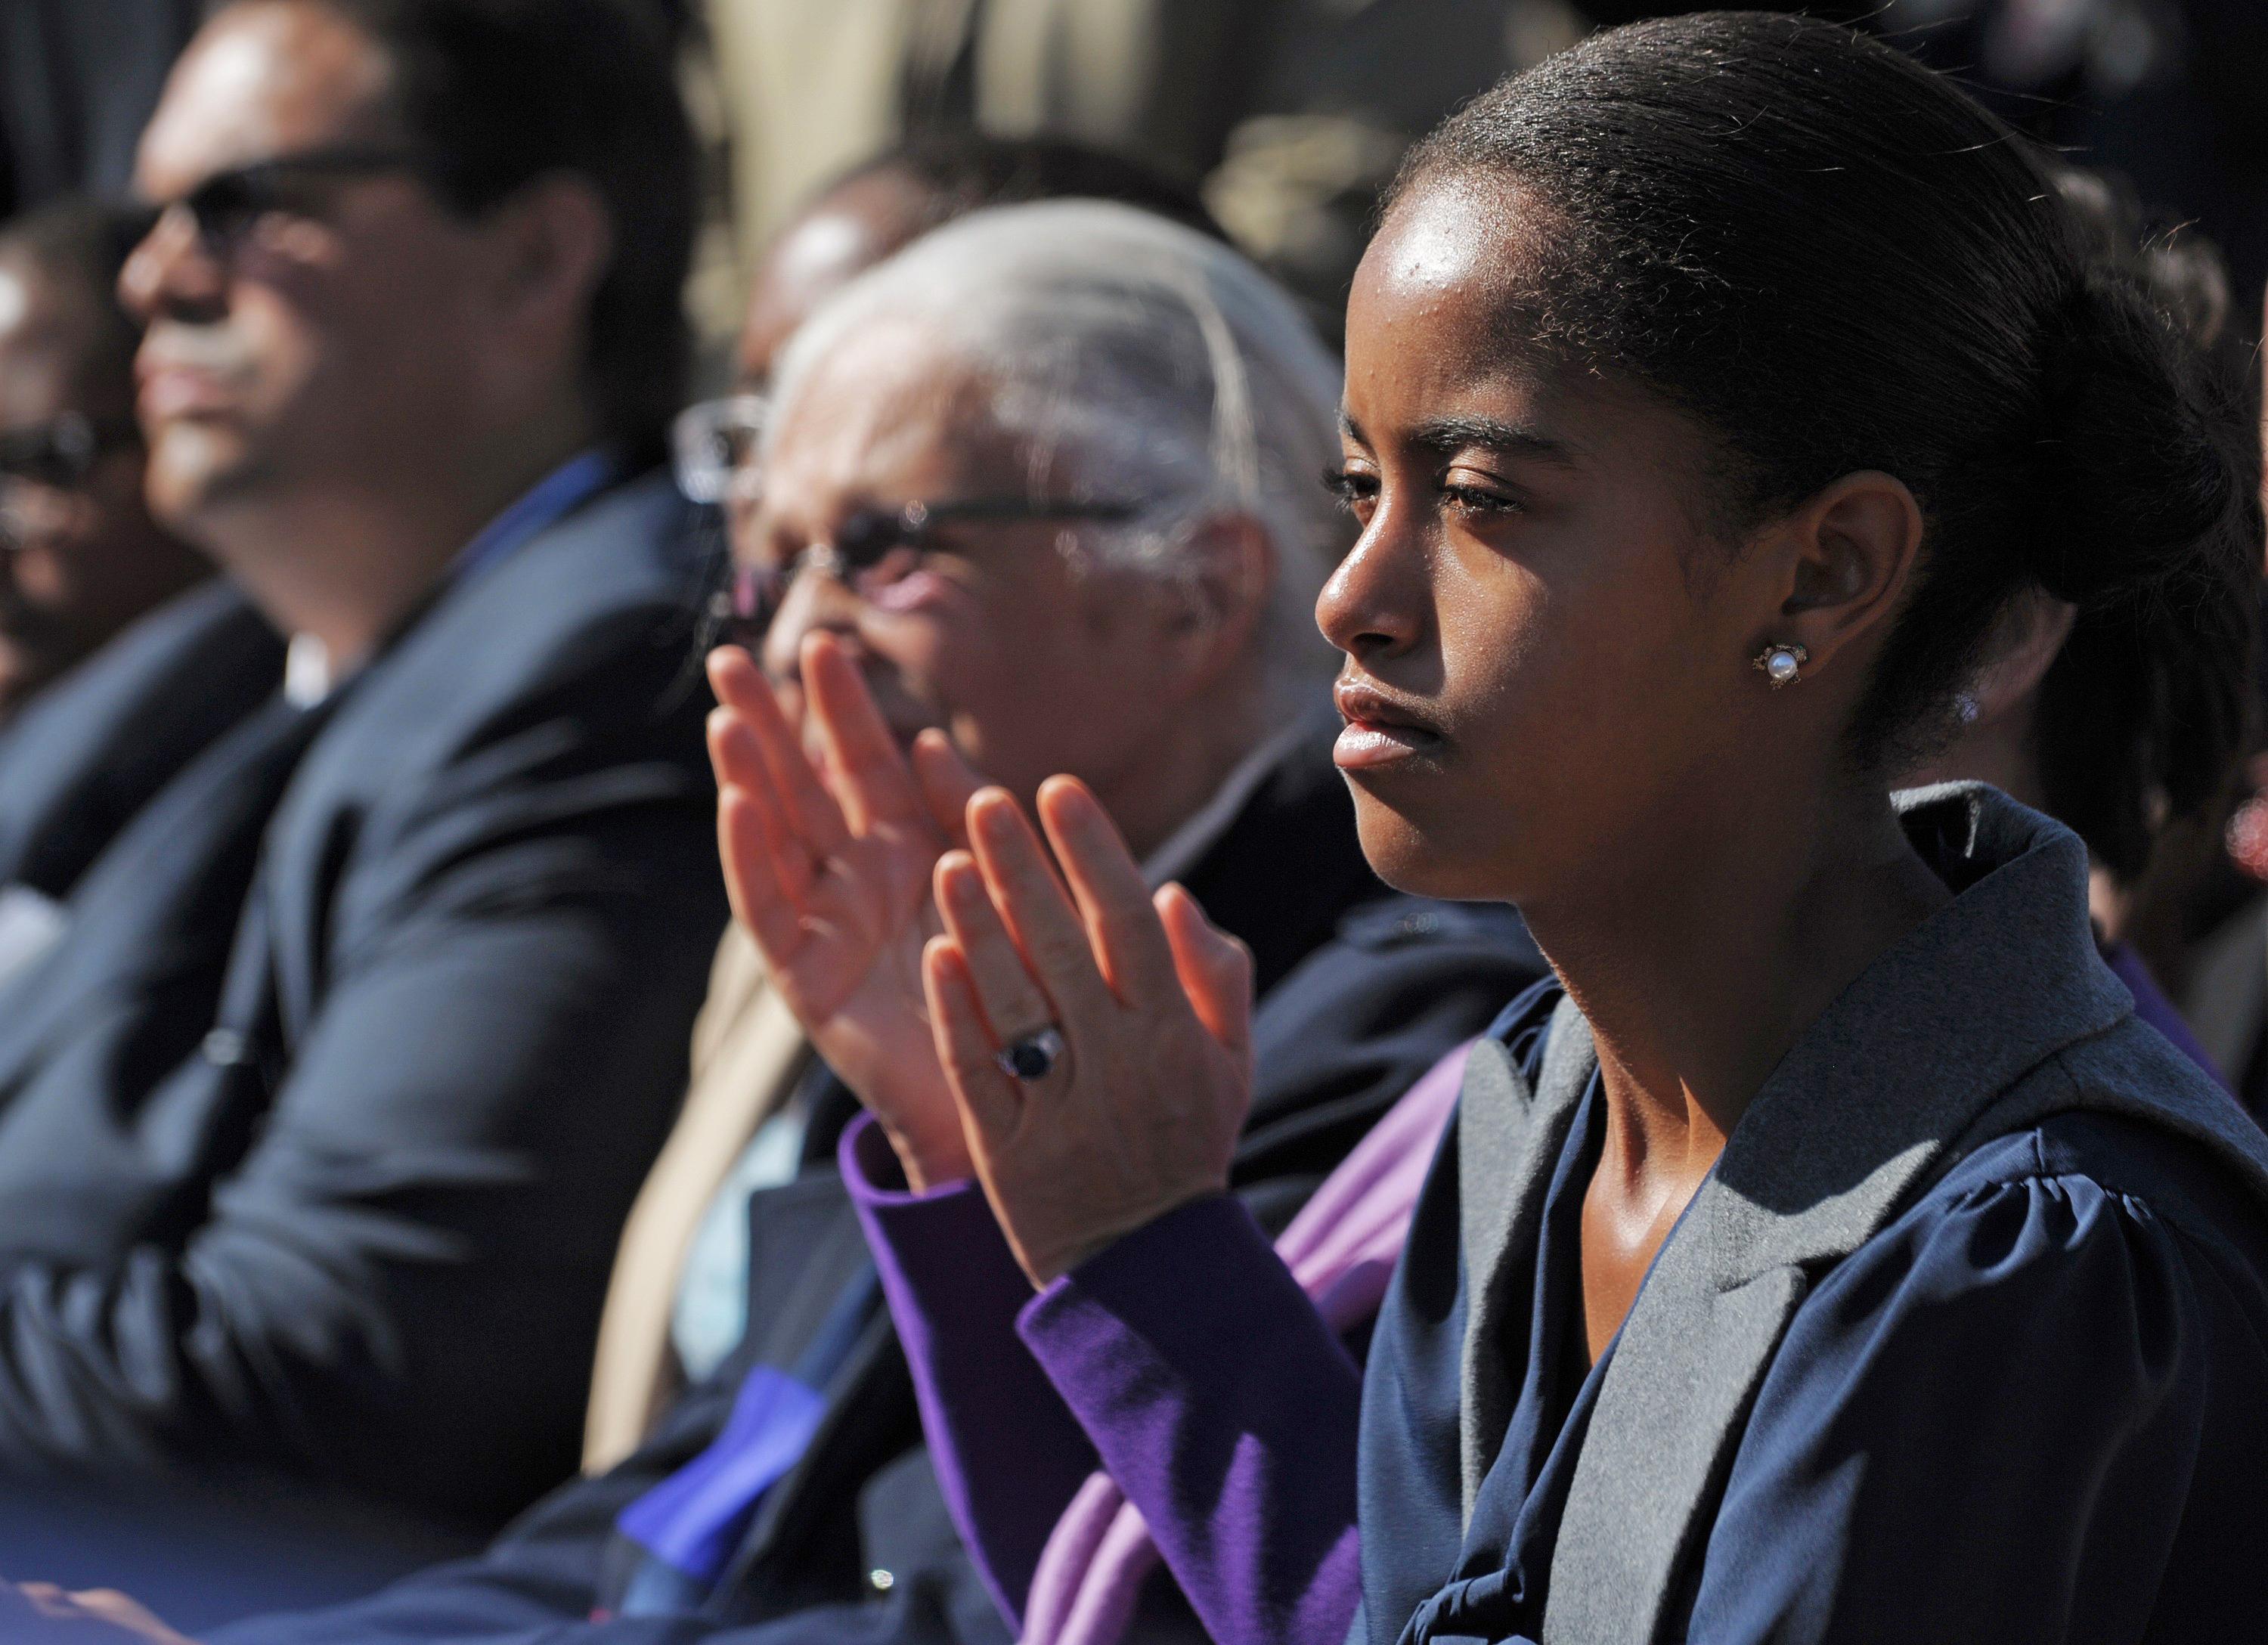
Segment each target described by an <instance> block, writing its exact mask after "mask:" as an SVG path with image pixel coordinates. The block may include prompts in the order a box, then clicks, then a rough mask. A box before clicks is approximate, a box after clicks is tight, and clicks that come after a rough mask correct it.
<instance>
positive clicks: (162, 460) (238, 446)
mask: <svg viewBox="0 0 2268 1645" xmlns="http://www.w3.org/2000/svg"><path fill="white" fill-rule="evenodd" d="M264 472H265V468H264V465H263V464H261V462H260V461H258V460H257V458H256V457H254V454H252V452H251V450H250V449H249V447H248V446H247V442H246V441H245V439H243V437H242V436H241V435H240V434H239V433H238V432H236V431H235V430H234V429H232V428H229V427H226V426H225V425H221V424H213V423H207V422H198V423H176V424H170V425H168V426H167V427H166V429H165V430H164V431H163V432H160V433H159V435H158V438H157V439H155V440H154V441H153V442H152V443H151V447H150V464H149V468H148V469H147V470H146V471H145V474H144V480H143V491H144V497H145V498H146V499H147V500H148V503H149V505H150V516H151V519H153V520H156V521H157V522H158V524H159V525H161V526H165V527H168V528H170V529H172V530H174V531H178V532H182V533H185V534H188V533H193V532H194V529H195V526H196V525H197V523H198V522H199V521H200V520H206V519H209V518H210V517H211V516H212V515H213V514H214V513H217V512H219V511H221V510H224V509H225V508H227V507H228V506H229V505H231V504H233V503H237V502H241V501H243V500H246V499H247V498H248V497H250V496H253V495H255V494H256V493H257V492H258V491H259V489H260V484H261V478H262V476H263V474H264Z"/></svg>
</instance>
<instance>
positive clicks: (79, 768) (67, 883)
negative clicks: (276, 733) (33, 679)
mask: <svg viewBox="0 0 2268 1645" xmlns="http://www.w3.org/2000/svg"><path fill="white" fill-rule="evenodd" d="M283 679H284V642H283V640H282V639H281V638H278V637H277V635H276V631H274V630H273V629H271V628H269V626H268V624H267V623H266V622H265V621H263V620H262V619H261V616H260V615H259V614H258V613H257V612H255V611H254V609H252V608H251V607H250V606H249V605H248V604H247V603H246V601H245V599H244V596H243V595H242V594H239V593H238V592H237V591H236V589H235V588H234V586H232V585H231V584H229V583H226V582H223V581H215V582H211V583H208V584H207V585H205V586H203V587H202V588H195V589H192V590H190V591H189V592H188V594H181V595H180V596H178V597H176V598H175V599H173V600H172V601H168V602H167V603H166V604H165V605H163V606H161V607H159V608H158V609H157V610H155V611H153V612H151V613H150V614H149V615H148V616H145V617H144V618H143V619H142V620H141V621H140V622H138V623H135V624H134V625H133V626H132V627H130V628H129V629H128V630H127V631H125V632H124V633H122V634H120V635H119V636H118V637H117V638H114V639H113V640H112V641H111V642H110V644H109V645H106V646H104V647H103V648H102V649H101V650H100V651H99V652H97V653H95V654H94V655H93V656H92V657H90V658H88V659H87V660H85V662H82V663H81V664H79V666H78V667H77V668H74V669H72V670H71V671H70V673H69V674H67V675H64V676H63V678H62V679H60V680H58V681H56V682H55V683H54V684H53V685H50V686H49V687H48V689H47V690H44V691H42V692H41V693H40V695H39V696H38V697H36V698H34V699H33V702H32V704H31V705H30V706H29V707H27V708H26V710H25V711H24V712H22V713H21V714H19V715H18V716H17V718H16V719H12V720H11V721H10V722H9V724H8V728H7V731H6V734H4V735H0V885H8V884H11V883H20V884H23V885H27V886H30V887H31V888H32V889H34V890H37V891H40V892H42V893H44V894H45V895H46V896H51V897H55V898H56V899H58V900H60V899H63V898H65V897H68V896H70V894H71V891H72V889H73V888H74V887H75V886H77V883H78V882H79V878H80V876H81V875H82V874H85V872H86V870H87V867H88V866H89V865H90V864H92V862H93V861H94V860H95V859H97V858H98V857H99V856H101V854H102V853H103V852H104V851H105V850H106V849H107V847H108V846H109V845H110V843H111V841H112V840H114V839H115V838H116V837H118V833H119V830H121V829H122V828H124V827H125V826H126V825H127V824H128V823H129V822H131V821H132V820H133V819H134V817H135V816H136V815H137V814H139V812H140V811H141V809H142V808H143V807H144V806H145V805H147V804H148V803H149V802H150V800H151V797H152V796H154V795H155V794H156V793H158V791H159V790H160V789H162V788H163V787H165V786H166V784H167V783H169V782H171V781H172V780H173V778H175V777H176V776H177V775H179V774H180V771H181V768H182V767H183V766H185V765H187V764H188V763H189V762H190V761H191V760H194V759H195V758H196V756H198V755H200V754H202V753H203V752H204V750H205V749H208V748H210V747H211V746H212V744H213V742H214V741H216V740H217V738H219V737H220V736H221V735H223V734H225V732H226V731H227V730H228V729H229V727H232V726H234V725H236V724H238V723H239V722H240V721H241V720H243V719H244V718H245V717H246V716H247V715H248V714H250V713H252V712H254V711H255V710H256V709H258V708H259V707H260V705H261V704H263V703H265V702H266V701H267V700H268V699H269V698H270V697H274V696H275V695H276V688H277V686H279V685H280V684H281V683H282V682H283Z"/></svg>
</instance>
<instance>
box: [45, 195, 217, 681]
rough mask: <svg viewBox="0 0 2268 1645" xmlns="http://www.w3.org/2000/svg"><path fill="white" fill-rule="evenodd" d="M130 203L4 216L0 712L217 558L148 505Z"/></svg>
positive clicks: (68, 205)
mask: <svg viewBox="0 0 2268 1645" xmlns="http://www.w3.org/2000/svg"><path fill="white" fill-rule="evenodd" d="M131 233H132V227H131V225H130V223H129V219H128V218H127V217H126V215H125V214H123V213H119V212H114V211H112V210H107V209H106V208H104V207H100V206H97V205H93V204H91V203H81V202H76V201H70V202H63V203H56V204H54V205H50V206H47V207H44V208H42V209H41V210H39V211H36V212H34V213H32V214H31V215H29V216H27V217H25V218H18V219H17V220H16V221H15V222H13V223H11V224H10V225H8V226H7V227H6V228H5V229H0V722H4V721H7V720H9V719H13V718H14V717H15V716H16V714H17V713H18V712H19V711H20V710H21V709H22V708H23V706H24V704H26V703H27V702H28V701H30V700H31V698H32V697H33V696H34V695H35V694H37V693H38V692H39V691H40V690H41V689H42V688H44V687H45V686H47V685H48V684H49V683H51V682H53V681H55V679H56V678H57V677H59V676H60V675H63V673H64V672H65V671H67V670H68V669H70V668H71V667H72V666H73V665H75V664H77V663H78V662H79V661H81V660H84V659H85V657H87V656H88V655H89V654H90V653H92V652H94V651H95V650H96V649H98V648H99V647H100V646H101V645H103V644H104V643H105V642H106V641H107V640H109V639H110V638H112V637H113V636H114V635H116V634H117V633H118V632H119V631H121V630H122V629H124V628H125V627H126V626H127V625H128V624H129V623H132V622H133V621H134V620H135V619H136V618H137V617H139V616H143V615H144V613H145V612H148V611H151V610H152V609H155V608H157V607H158V606H159V605H161V604H163V603H165V602H166V601H167V600H169V599H171V598H172V597H173V595H175V594H180V592H181V591H183V590H184V589H186V588H188V586H190V585H191V584H192V583H195V582H197V581H200V580H201V579H204V578H206V577H209V576H210V575H211V572H212V567H211V565H210V563H208V562H207V561H205V560H204V559H203V557H200V556H199V555H198V554H197V553H196V551H195V550H193V549H191V548H190V547H189V546H188V544H187V543H184V542H181V541H180V538H178V537H176V536H174V535H173V534H172V533H170V532H168V531H166V530H165V529H164V528H163V527H160V526H158V524H157V523H156V522H154V521H153V520H151V518H150V511H149V509H148V508H147V507H146V506H145V505H144V502H143V500H142V439H141V432H140V430H139V429H137V428H136V426H135V422H134V348H135V344H136V342H137V341H139V337H140V333H139V330H138V328H136V326H135V324H134V322H133V321H131V320H130V319H129V317H128V316H127V315H126V314H125V313H124V311H123V310H122V309H121V308H120V307H119V306H118V298H117V291H116V287H117V282H118V269H119V265H120V263H121V262H123V261H124V259H125V254H126V250H127V247H129V245H130V244H131V243H132V242H131V240H130V239H129V235H130V234H131Z"/></svg>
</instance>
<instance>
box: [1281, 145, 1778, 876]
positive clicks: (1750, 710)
mask: <svg viewBox="0 0 2268 1645" xmlns="http://www.w3.org/2000/svg"><path fill="white" fill-rule="evenodd" d="M1551 232H1552V225H1551V221H1550V215H1549V213H1548V212H1545V211H1543V210H1538V209H1537V208H1536V207H1535V205H1534V203H1532V202H1531V201H1529V200H1528V199H1526V198H1524V197H1523V195H1521V192H1520V191H1518V190H1517V189H1515V188H1512V187H1510V186H1509V185H1506V184H1503V183H1499V182H1496V181H1475V180H1469V179H1466V180H1460V179H1456V178H1448V179H1444V180H1441V181H1435V182H1432V183H1425V184H1420V185H1418V187H1417V188H1414V189H1413V190H1411V191H1410V193H1408V194H1406V195H1404V196H1403V199H1402V200H1401V202H1400V203H1398V204H1397V205H1396V207H1395V210H1394V211H1393V213H1392V214H1391V216H1390V217H1389V218H1388V221H1387V223H1386V225H1385V227H1384V228H1383V229H1382V231H1381V232H1380V234H1379V236H1378V238H1377V239H1376V240H1374V241H1373V242H1372V244H1371V247H1370V249H1369V251H1368V253H1367V254H1366V256H1365V257H1364V259H1363V262H1362V266H1361V269H1360V270H1359V272H1358V274H1357V276H1356V279H1355V285H1354V291H1353V296H1352V299H1351V306H1350V307H1349V310H1348V316H1347V379H1346V406H1345V411H1346V417H1345V429H1344V451H1345V477H1344V489H1345V490H1346V492H1347V494H1348V496H1349V498H1350V501H1351V505H1352V507H1353V509H1354V512H1355V513H1356V516H1357V518H1358V520H1359V522H1360V524H1361V526H1362V535H1361V537H1360V539H1359V542H1357V543H1356V544H1355V547H1354V549H1353V551H1352V552H1351V554H1350V555H1349V556H1348V557H1347V558H1346V560H1345V562H1344V564H1342V565H1341V566H1340V567H1339V569H1338V571H1337V574H1336V575H1334V576H1333V577H1332V579H1331V580H1330V582H1329V586H1327V587H1326V588H1325V589H1324V591H1323V594H1322V599H1321V601H1319V602H1318V606H1317V618H1318V620H1319V622H1320V623H1322V629H1323V631H1324V633H1325V634H1326V635H1327V636H1328V637H1329V638H1330V640H1331V641H1332V643H1333V644H1335V645H1337V646H1338V647H1339V649H1340V650H1342V651H1344V653H1346V654H1347V661H1346V664H1345V666H1344V669H1343V671H1342V674H1341V677H1340V682H1339V688H1338V690H1339V705H1340V709H1341V712H1342V713H1343V714H1344V715H1345V716H1346V717H1347V719H1348V721H1349V724H1348V727H1347V729H1346V731H1345V733H1344V734H1343V735H1342V736H1341V738H1340V740H1339V743H1338V749H1337V756H1338V762H1339V764H1340V767H1341V769H1342V770H1343V771H1344V773H1345V775H1346V776H1347V778H1348V779H1349V781H1350V783H1351V786H1352V788H1353V791H1354V795H1355V805H1356V810H1357V812H1358V814H1359V821H1360V825H1361V830H1362V841H1363V848H1364V850H1365V851H1366V852H1367V853H1368V854H1369V856H1370V859H1371V861H1372V863H1373V865H1374V866H1376V867H1377V868H1378V869H1379V871H1380V873H1381V874H1383V875H1384V876H1385V877H1386V878H1387V879H1388V881H1390V882H1393V883H1395V884H1396V885H1398V886H1402V887H1403V888H1405V889H1410V890H1413V891H1421V892H1425V893H1430V894H1432V895H1435V896H1451V897H1468V898H1491V899H1497V898H1501V899H1506V900H1510V901H1515V902H1521V903H1524V904H1536V905H1538V906H1540V905H1542V904H1543V903H1546V902H1549V901H1550V900H1551V899H1552V898H1553V897H1555V896H1557V895H1558V894H1559V893H1560V891H1561V889H1562V888H1564V887H1567V886H1571V885H1574V884H1577V883H1582V884H1584V885H1586V886H1588V887H1594V888H1595V886H1596V885H1597V884H1598V882H1599V878H1600V876H1601V875H1602V874H1605V875H1607V876H1609V877H1611V878H1612V879H1616V880H1622V881H1624V882H1631V883H1633V884H1634V885H1635V884H1637V883H1640V882H1643V880H1644V878H1645V876H1646V875H1647V874H1659V873H1664V872H1668V871H1669V865H1671V864H1674V863H1675V860H1676V859H1678V857H1679V855H1680V854H1681V853H1680V850H1679V845H1678V839H1679V836H1680V835H1681V833H1683V831H1684V830H1689V829H1697V828H1703V827H1705V826H1707V824H1706V822H1705V818H1704V816H1703V815H1702V814H1703V813H1704V812H1705V811H1706V810H1707V809H1708V808H1709V807H1710V805H1711V803H1712V793H1713V792H1714V791H1715V786H1717V785H1719V784H1722V783H1724V782H1726V781H1727V779H1728V775H1730V774H1733V773H1737V772H1739V771H1742V768H1743V767H1744V766H1749V765H1754V766H1756V767H1758V768H1759V769H1758V771H1757V773H1756V775H1757V779H1758V780H1769V778H1768V775H1767V773H1768V770H1769V761H1768V760H1767V759H1765V758H1764V757H1762V756H1759V755H1758V754H1757V753H1756V750H1755V747H1754V745H1755V744H1756V743H1757V742H1758V741H1760V739H1759V738H1758V737H1757V736H1756V732H1757V731H1758V729H1759V727H1758V723H1757V720H1756V713H1757V709H1758V704H1760V702H1761V701H1762V699H1764V697H1767V696H1768V695H1769V688H1768V687H1767V686H1766V685H1765V683H1764V679H1763V677H1762V676H1761V675H1759V674H1757V673H1756V670H1755V668H1754V667H1753V661H1754V657H1755V655H1756V649H1757V648H1756V637H1757V635H1758V633H1759V631H1760V629H1759V623H1761V622H1767V621H1768V620H1769V616H1770V613H1771V600H1772V596H1771V594H1770V592H1769V590H1768V588H1767V587H1766V585H1765V582H1764V579H1763V578H1762V577H1760V576H1750V575H1744V574H1743V571H1744V568H1743V564H1742V560H1741V559H1740V557H1736V556H1734V555H1733V554H1731V553H1730V552H1729V551H1728V550H1727V548H1726V547H1725V545H1723V544H1722V543H1721V542H1718V541H1716V540H1714V539H1713V538H1712V537H1711V536H1710V535H1708V532H1707V530H1706V527H1705V523H1704V522H1705V520H1706V518H1707V506H1706V505H1707V502H1708V498H1709V495H1710V493H1709V491H1708V490H1707V484H1708V480H1707V476H1708V449H1709V448H1708V443H1707V441H1706V439H1705V436H1704V434H1703V432H1702V431H1701V430H1700V428H1699V426H1698V425H1697V424H1695V423H1693V422H1692V421H1691V420H1690V419H1689V418H1687V417H1683V415H1681V414H1679V413H1678V412H1676V411H1675V410H1674V409H1671V408H1670V407H1668V404H1667V403H1666V402H1661V401H1660V400H1659V399H1657V398H1655V397H1653V396H1651V395H1646V394H1643V393H1641V392H1638V391H1637V390H1635V389H1632V388H1629V387H1620V386H1617V385H1616V384H1615V383H1614V382H1613V381H1611V380H1607V379H1602V378H1601V377H1598V376H1596V375H1588V374H1582V373H1575V372H1572V371H1568V370H1565V369H1561V370H1557V371H1554V370H1548V369H1545V368H1544V367H1543V366H1542V365H1538V364H1535V363H1534V358H1535V355H1534V351H1533V350H1525V349H1523V348H1522V347H1521V337H1520V336H1519V329H1520V328H1519V321H1518V320H1517V318H1516V316H1517V315H1518V314H1520V313H1521V303H1520V300H1519V299H1520V298H1521V293H1522V289H1523V284H1524V283H1525V281H1526V280H1527V278H1528V274H1529V271H1530V270H1531V269H1532V268H1533V267H1534V263H1535V249H1536V248H1537V247H1539V246H1543V245H1548V238H1547V237H1548V236H1549V235H1550V233H1551ZM1735 779H1737V778H1735Z"/></svg>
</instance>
